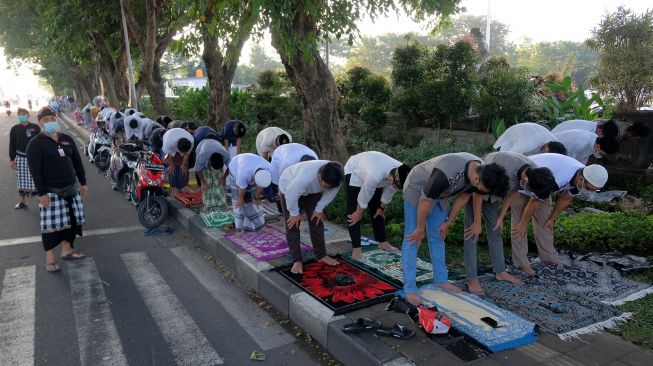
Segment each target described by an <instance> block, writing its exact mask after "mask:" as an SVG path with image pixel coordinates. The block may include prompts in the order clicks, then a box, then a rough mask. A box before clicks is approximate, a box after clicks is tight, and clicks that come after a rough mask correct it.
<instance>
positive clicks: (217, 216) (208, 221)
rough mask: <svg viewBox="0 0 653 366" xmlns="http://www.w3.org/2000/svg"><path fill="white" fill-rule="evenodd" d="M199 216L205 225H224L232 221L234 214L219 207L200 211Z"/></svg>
mask: <svg viewBox="0 0 653 366" xmlns="http://www.w3.org/2000/svg"><path fill="white" fill-rule="evenodd" d="M200 217H201V218H202V221H204V225H205V226H206V227H224V226H227V225H230V224H233V222H234V216H233V214H232V213H231V212H227V211H223V210H221V209H219V208H213V209H210V210H208V211H207V212H202V213H200Z"/></svg>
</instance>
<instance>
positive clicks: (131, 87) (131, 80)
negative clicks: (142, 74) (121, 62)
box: [120, 0, 138, 110]
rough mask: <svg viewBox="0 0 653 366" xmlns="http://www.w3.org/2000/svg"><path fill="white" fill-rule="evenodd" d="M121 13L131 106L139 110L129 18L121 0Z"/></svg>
mask: <svg viewBox="0 0 653 366" xmlns="http://www.w3.org/2000/svg"><path fill="white" fill-rule="evenodd" d="M120 13H121V15H122V30H123V33H124V35H125V49H126V50H127V65H128V67H129V104H130V105H129V106H130V107H132V108H135V109H137V110H138V98H137V97H136V84H135V83H134V64H133V63H132V55H131V51H130V50H129V35H128V34H127V20H126V19H125V8H124V7H123V5H122V0H120Z"/></svg>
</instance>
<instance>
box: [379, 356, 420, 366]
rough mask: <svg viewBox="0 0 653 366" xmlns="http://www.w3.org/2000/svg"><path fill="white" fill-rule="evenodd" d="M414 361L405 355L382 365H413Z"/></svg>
mask: <svg viewBox="0 0 653 366" xmlns="http://www.w3.org/2000/svg"><path fill="white" fill-rule="evenodd" d="M414 365H415V363H414V362H413V361H411V360H409V359H407V358H406V357H399V358H397V359H394V360H392V361H390V362H386V363H384V364H383V366H414Z"/></svg>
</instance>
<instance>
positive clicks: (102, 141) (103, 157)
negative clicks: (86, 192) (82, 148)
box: [86, 130, 113, 171]
mask: <svg viewBox="0 0 653 366" xmlns="http://www.w3.org/2000/svg"><path fill="white" fill-rule="evenodd" d="M112 142H113V139H112V138H111V135H109V133H108V132H106V131H105V130H100V131H99V132H95V133H93V134H91V137H90V138H89V142H88V147H87V148H86V156H87V157H88V160H89V161H90V162H91V163H94V164H95V166H96V167H97V168H98V169H99V170H100V171H105V170H107V168H108V167H109V164H110V162H111V144H112Z"/></svg>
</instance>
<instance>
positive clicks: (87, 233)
mask: <svg viewBox="0 0 653 366" xmlns="http://www.w3.org/2000/svg"><path fill="white" fill-rule="evenodd" d="M139 230H145V229H144V228H143V227H142V226H127V227H114V228H107V229H96V230H88V231H85V232H84V236H83V237H84V238H85V237H87V236H98V235H108V234H118V233H125V232H129V231H139ZM40 241H41V236H40V235H39V236H26V237H23V238H14V239H3V240H0V247H4V246H7V245H17V244H27V243H38V242H40Z"/></svg>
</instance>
